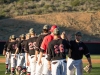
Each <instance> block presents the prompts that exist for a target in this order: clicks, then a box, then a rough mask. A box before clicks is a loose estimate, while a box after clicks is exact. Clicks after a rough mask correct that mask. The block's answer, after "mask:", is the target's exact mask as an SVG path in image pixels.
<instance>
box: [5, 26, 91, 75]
mask: <svg viewBox="0 0 100 75" xmlns="http://www.w3.org/2000/svg"><path fill="white" fill-rule="evenodd" d="M81 38H82V33H81V32H76V33H75V39H74V40H70V39H68V38H67V35H66V33H65V32H62V33H61V32H60V30H59V28H58V26H57V25H52V26H51V28H50V27H49V26H48V25H44V26H43V29H42V33H41V34H40V35H38V36H37V35H36V32H35V30H34V28H31V29H30V30H29V32H28V33H27V34H26V35H24V34H21V35H20V36H19V38H16V36H15V35H11V36H10V37H9V40H8V41H7V42H6V44H5V45H4V50H3V55H5V57H6V63H5V64H6V71H5V74H7V73H8V72H10V75H15V72H16V74H17V75H74V74H76V75H83V64H82V58H83V55H85V56H86V58H87V60H88V63H89V64H88V65H89V66H90V67H92V62H91V57H90V53H89V50H88V48H87V46H86V45H85V44H84V43H83V42H82V41H81Z"/></svg>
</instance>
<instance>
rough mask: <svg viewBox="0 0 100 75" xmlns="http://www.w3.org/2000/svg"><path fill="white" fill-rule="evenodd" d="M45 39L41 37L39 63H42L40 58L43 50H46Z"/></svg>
mask: <svg viewBox="0 0 100 75" xmlns="http://www.w3.org/2000/svg"><path fill="white" fill-rule="evenodd" d="M45 43H46V39H45V38H44V39H43V42H42V44H41V47H40V54H39V60H38V64H40V63H42V62H41V58H42V56H43V52H44V51H46V44H45Z"/></svg>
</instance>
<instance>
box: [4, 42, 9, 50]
mask: <svg viewBox="0 0 100 75" xmlns="http://www.w3.org/2000/svg"><path fill="white" fill-rule="evenodd" d="M8 43H9V42H8V41H7V42H6V43H5V45H4V50H7V46H8Z"/></svg>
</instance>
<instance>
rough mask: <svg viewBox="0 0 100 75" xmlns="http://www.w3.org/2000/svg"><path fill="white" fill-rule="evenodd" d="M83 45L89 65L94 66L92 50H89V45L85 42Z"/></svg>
mask: <svg viewBox="0 0 100 75" xmlns="http://www.w3.org/2000/svg"><path fill="white" fill-rule="evenodd" d="M83 45H84V55H85V56H86V58H87V61H88V63H89V66H90V67H92V62H91V57H90V52H89V50H88V48H87V46H86V45H85V44H83Z"/></svg>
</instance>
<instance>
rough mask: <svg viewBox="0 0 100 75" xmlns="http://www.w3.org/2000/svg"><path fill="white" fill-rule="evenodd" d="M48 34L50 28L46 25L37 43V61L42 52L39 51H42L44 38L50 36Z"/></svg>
mask: <svg viewBox="0 0 100 75" xmlns="http://www.w3.org/2000/svg"><path fill="white" fill-rule="evenodd" d="M48 32H49V26H48V25H44V26H43V33H42V34H41V35H39V37H38V38H37V41H36V51H35V57H36V59H37V57H38V54H39V52H40V51H39V50H40V46H41V43H42V41H43V38H44V37H45V36H47V35H48Z"/></svg>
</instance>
